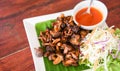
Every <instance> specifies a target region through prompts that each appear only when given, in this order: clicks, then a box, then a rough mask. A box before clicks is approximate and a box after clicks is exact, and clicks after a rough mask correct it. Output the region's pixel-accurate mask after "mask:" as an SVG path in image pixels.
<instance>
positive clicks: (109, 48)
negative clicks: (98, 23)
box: [80, 27, 120, 71]
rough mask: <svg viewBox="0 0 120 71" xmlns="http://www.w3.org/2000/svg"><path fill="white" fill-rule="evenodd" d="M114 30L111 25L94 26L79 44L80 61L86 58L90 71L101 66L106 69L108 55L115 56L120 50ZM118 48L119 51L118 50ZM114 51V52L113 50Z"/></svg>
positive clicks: (106, 70)
mask: <svg viewBox="0 0 120 71" xmlns="http://www.w3.org/2000/svg"><path fill="white" fill-rule="evenodd" d="M114 33H115V30H114V29H112V27H110V28H107V29H103V28H95V29H94V30H93V31H92V32H91V33H89V34H88V35H87V36H86V38H85V39H84V40H83V41H82V42H83V45H82V46H80V51H81V52H82V54H81V55H80V62H84V61H85V60H88V61H89V63H90V66H91V67H92V71H96V69H97V68H99V67H101V66H103V67H104V70H105V71H108V67H107V62H108V61H109V60H110V59H109V57H108V56H109V55H111V56H113V58H115V56H116V54H117V53H118V52H119V51H120V44H119V43H120V41H119V38H118V37H117V36H116V35H115V34H114ZM118 50H119V51H118ZM113 51H115V52H113Z"/></svg>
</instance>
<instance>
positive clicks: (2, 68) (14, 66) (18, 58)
mask: <svg viewBox="0 0 120 71" xmlns="http://www.w3.org/2000/svg"><path fill="white" fill-rule="evenodd" d="M0 71H34V64H33V60H32V55H31V52H30V49H29V48H28V47H27V48H25V49H22V50H19V51H17V52H15V53H12V54H10V55H8V56H6V57H3V58H1V59H0Z"/></svg>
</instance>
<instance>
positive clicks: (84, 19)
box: [75, 7, 103, 26]
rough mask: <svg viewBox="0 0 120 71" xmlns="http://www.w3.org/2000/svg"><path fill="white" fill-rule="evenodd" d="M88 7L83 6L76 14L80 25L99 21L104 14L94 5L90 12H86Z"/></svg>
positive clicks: (90, 24)
mask: <svg viewBox="0 0 120 71" xmlns="http://www.w3.org/2000/svg"><path fill="white" fill-rule="evenodd" d="M86 10H87V8H83V9H81V10H80V11H78V13H77V14H76V15H75V19H76V21H77V22H78V25H79V26H80V25H84V26H92V25H95V24H97V23H99V22H100V21H101V20H102V19H103V16H102V14H101V12H100V11H99V10H97V9H96V8H94V7H91V8H90V14H89V13H85V12H86Z"/></svg>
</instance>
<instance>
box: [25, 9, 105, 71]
mask: <svg viewBox="0 0 120 71" xmlns="http://www.w3.org/2000/svg"><path fill="white" fill-rule="evenodd" d="M61 13H64V14H65V15H72V10H68V11H64V12H58V13H53V14H49V15H43V16H37V17H32V18H27V19H24V20H23V23H24V27H25V31H26V34H27V38H28V42H29V45H30V49H31V52H32V56H33V61H34V65H35V70H36V71H45V66H44V61H43V57H36V55H35V51H34V48H37V47H39V46H40V44H39V41H38V37H37V33H36V30H35V24H36V23H38V22H42V21H46V20H51V19H56V18H57V17H58V16H60V14H61ZM105 26H106V23H104V27H105Z"/></svg>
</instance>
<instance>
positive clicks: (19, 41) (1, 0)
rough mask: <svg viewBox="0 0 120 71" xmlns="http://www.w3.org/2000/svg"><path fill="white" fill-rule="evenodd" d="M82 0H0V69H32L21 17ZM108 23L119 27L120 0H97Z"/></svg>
mask: <svg viewBox="0 0 120 71" xmlns="http://www.w3.org/2000/svg"><path fill="white" fill-rule="evenodd" d="M80 1H81V0H14V1H13V0H0V71H35V68H34V63H33V59H32V55H31V51H30V48H29V44H28V40H27V36H26V33H25V29H24V26H23V22H22V20H23V19H24V18H29V17H35V16H40V15H45V14H50V13H56V12H60V11H65V10H70V9H73V8H74V6H75V5H76V4H77V3H79V2H80ZM100 1H102V2H103V3H105V4H106V6H107V8H108V17H107V20H106V22H107V24H108V25H109V26H112V25H115V26H116V27H118V28H120V0H100Z"/></svg>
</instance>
